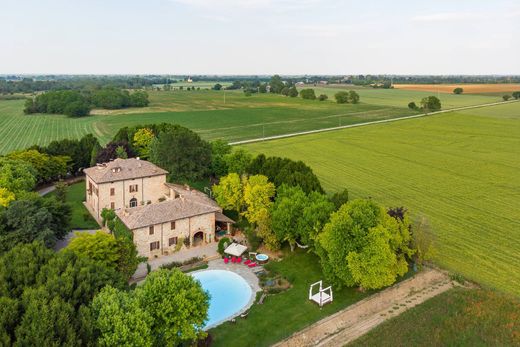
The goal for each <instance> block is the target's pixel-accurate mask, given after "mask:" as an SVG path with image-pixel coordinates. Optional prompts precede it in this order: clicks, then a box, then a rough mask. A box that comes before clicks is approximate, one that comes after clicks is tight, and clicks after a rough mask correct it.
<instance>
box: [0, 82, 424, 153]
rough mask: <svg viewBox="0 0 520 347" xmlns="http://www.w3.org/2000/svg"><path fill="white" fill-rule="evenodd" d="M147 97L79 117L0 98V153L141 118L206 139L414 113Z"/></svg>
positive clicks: (230, 97)
mask: <svg viewBox="0 0 520 347" xmlns="http://www.w3.org/2000/svg"><path fill="white" fill-rule="evenodd" d="M150 101H151V103H150V106H149V107H145V108H131V109H124V110H115V111H107V110H102V112H98V114H95V115H92V116H89V117H84V118H68V117H66V116H63V115H43V114H34V115H29V116H27V115H24V114H23V104H24V101H23V100H9V101H7V100H6V101H0V154H2V153H7V152H9V151H12V150H15V149H23V148H26V147H28V146H31V145H33V144H39V145H45V144H47V143H49V142H51V141H53V140H58V139H62V138H80V137H81V136H83V135H85V134H88V133H92V134H94V135H95V136H96V137H98V138H99V139H100V141H101V142H102V143H106V142H108V141H110V139H111V138H112V137H113V135H114V134H115V133H116V132H117V130H119V129H120V128H121V127H124V126H132V125H137V124H143V123H159V122H168V123H177V124H180V125H183V126H186V127H188V128H190V129H192V130H194V131H196V132H198V133H199V134H200V135H201V136H202V137H203V138H205V139H208V140H214V139H224V140H228V141H239V140H244V139H249V138H258V137H262V136H271V135H279V134H285V133H290V132H295V131H305V130H313V129H320V128H329V127H334V126H338V125H346V124H352V123H359V122H366V121H370V120H378V119H387V118H394V117H401V116H406V115H412V114H415V113H416V112H413V111H410V110H408V109H407V108H398V107H388V106H379V105H369V104H365V103H361V104H357V105H350V104H348V105H338V104H336V103H334V102H318V101H311V100H302V99H301V98H287V97H283V96H279V95H272V94H259V95H253V96H251V97H246V96H244V93H243V92H241V91H227V92H224V91H220V92H217V91H207V90H204V91H175V92H151V93H150Z"/></svg>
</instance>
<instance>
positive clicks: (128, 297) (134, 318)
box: [92, 269, 209, 346]
mask: <svg viewBox="0 0 520 347" xmlns="http://www.w3.org/2000/svg"><path fill="white" fill-rule="evenodd" d="M208 307H209V297H208V294H207V293H206V292H205V291H204V290H203V289H202V288H201V286H200V284H199V283H198V282H197V281H196V280H195V279H194V278H193V277H192V276H189V275H186V274H184V273H182V272H181V271H179V270H177V269H174V270H158V271H154V272H152V273H151V274H150V275H148V277H147V278H146V281H145V282H144V284H143V285H141V286H138V287H137V288H136V289H135V290H134V291H133V292H131V293H127V292H124V291H117V290H114V289H112V288H110V287H107V288H105V289H104V290H103V291H102V292H101V293H100V295H98V296H96V298H95V299H94V302H93V303H92V309H93V314H94V317H95V321H96V328H97V330H98V331H99V333H100V342H101V343H102V344H106V345H130V346H152V345H153V346H179V345H183V344H186V345H188V344H193V343H194V342H197V341H198V340H199V339H200V338H202V337H204V336H205V332H204V331H203V330H202V329H203V327H204V323H205V322H206V320H207V318H208Z"/></svg>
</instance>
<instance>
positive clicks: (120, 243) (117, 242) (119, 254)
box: [67, 231, 139, 278]
mask: <svg viewBox="0 0 520 347" xmlns="http://www.w3.org/2000/svg"><path fill="white" fill-rule="evenodd" d="M67 249H69V250H71V251H72V252H74V253H76V254H78V255H81V256H85V257H87V258H89V259H92V260H95V261H98V262H101V263H102V264H104V265H105V266H107V267H109V268H112V269H115V270H117V271H119V272H120V273H122V274H123V275H124V276H125V277H126V278H130V277H131V276H132V275H133V274H134V273H135V270H136V269H137V265H138V264H139V259H138V256H137V249H136V248H135V244H134V243H133V242H131V241H130V240H126V239H124V238H121V239H116V238H115V237H114V235H111V234H107V233H105V232H103V231H97V232H96V233H95V234H89V233H86V232H77V233H76V236H75V237H74V238H73V239H72V241H71V242H70V244H69V245H68V246H67Z"/></svg>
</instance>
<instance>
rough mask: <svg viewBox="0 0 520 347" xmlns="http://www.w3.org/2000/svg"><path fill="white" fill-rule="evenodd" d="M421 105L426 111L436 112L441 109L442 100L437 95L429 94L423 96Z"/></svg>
mask: <svg viewBox="0 0 520 347" xmlns="http://www.w3.org/2000/svg"><path fill="white" fill-rule="evenodd" d="M421 107H422V108H423V111H425V112H434V111H439V110H440V109H441V101H440V100H439V98H437V97H436V96H427V97H424V98H422V100H421Z"/></svg>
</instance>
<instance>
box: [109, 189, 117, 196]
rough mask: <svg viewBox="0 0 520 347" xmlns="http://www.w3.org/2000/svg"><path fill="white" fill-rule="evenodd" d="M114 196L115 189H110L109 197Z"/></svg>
mask: <svg viewBox="0 0 520 347" xmlns="http://www.w3.org/2000/svg"><path fill="white" fill-rule="evenodd" d="M114 195H116V188H110V196H114Z"/></svg>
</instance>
